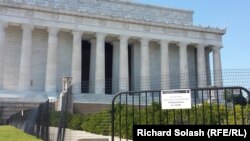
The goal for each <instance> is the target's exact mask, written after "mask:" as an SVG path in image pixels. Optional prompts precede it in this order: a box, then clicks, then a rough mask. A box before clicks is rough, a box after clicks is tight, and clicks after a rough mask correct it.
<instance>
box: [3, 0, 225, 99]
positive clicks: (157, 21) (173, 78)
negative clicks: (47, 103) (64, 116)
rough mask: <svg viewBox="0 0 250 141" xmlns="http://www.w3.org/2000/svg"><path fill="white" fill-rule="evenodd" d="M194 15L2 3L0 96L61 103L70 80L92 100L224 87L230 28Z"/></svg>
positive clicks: (101, 0) (95, 4)
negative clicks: (201, 21)
mask: <svg viewBox="0 0 250 141" xmlns="http://www.w3.org/2000/svg"><path fill="white" fill-rule="evenodd" d="M197 12H199V11H197ZM193 14H194V13H193V11H191V10H183V9H174V8H167V7H159V6H152V5H145V4H139V3H136V2H134V1H119V0H0V98H1V97H5V98H27V99H29V98H30V99H33V100H38V101H39V100H40V99H43V98H47V97H48V98H50V99H56V98H57V97H58V96H59V94H60V92H61V91H62V78H63V77H64V76H69V77H72V82H71V83H72V91H73V93H74V94H76V95H80V94H81V95H83V94H86V96H87V97H89V96H90V95H96V96H101V95H108V96H110V95H111V94H115V93H118V92H120V91H134V90H150V89H172V88H191V87H208V86H222V75H221V70H222V68H221V55H220V50H221V48H222V47H223V44H222V36H223V35H224V34H225V29H220V28H216V27H209V26H208V27H203V26H197V25H194V24H193ZM210 70H214V72H216V73H213V75H211V71H210ZM212 72H213V71H212Z"/></svg>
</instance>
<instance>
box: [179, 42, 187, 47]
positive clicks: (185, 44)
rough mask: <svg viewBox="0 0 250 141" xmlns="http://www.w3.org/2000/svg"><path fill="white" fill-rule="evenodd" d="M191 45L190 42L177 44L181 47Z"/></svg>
mask: <svg viewBox="0 0 250 141" xmlns="http://www.w3.org/2000/svg"><path fill="white" fill-rule="evenodd" d="M189 44H190V43H189V42H179V43H176V45H178V46H179V47H186V46H188V45H189Z"/></svg>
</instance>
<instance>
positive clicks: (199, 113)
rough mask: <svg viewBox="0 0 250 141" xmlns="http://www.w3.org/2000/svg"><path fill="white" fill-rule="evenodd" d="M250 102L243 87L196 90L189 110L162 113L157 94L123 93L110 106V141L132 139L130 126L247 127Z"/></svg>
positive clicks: (149, 92) (154, 92)
mask: <svg viewBox="0 0 250 141" xmlns="http://www.w3.org/2000/svg"><path fill="white" fill-rule="evenodd" d="M249 98H250V92H249V91H248V90H247V89H245V88H243V87H212V88H197V89H191V105H192V106H191V108H190V109H171V110H163V109H162V105H161V104H162V103H161V91H160V90H157V91H137V92H136V91H135V92H122V93H119V94H117V95H116V96H115V97H114V99H113V102H112V141H114V138H115V137H118V138H119V139H120V140H121V139H122V138H124V139H126V140H128V139H132V137H133V136H132V131H133V129H132V128H133V125H246V124H247V125H248V124H250V103H249V102H250V100H249Z"/></svg>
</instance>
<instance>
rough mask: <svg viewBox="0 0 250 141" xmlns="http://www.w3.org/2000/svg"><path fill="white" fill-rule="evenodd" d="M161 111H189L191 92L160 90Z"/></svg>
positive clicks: (188, 90) (185, 90)
mask: <svg viewBox="0 0 250 141" xmlns="http://www.w3.org/2000/svg"><path fill="white" fill-rule="evenodd" d="M161 107H162V109H191V90H190V89H177V90H162V91H161Z"/></svg>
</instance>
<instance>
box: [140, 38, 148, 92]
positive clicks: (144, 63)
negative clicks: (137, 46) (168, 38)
mask: <svg viewBox="0 0 250 141" xmlns="http://www.w3.org/2000/svg"><path fill="white" fill-rule="evenodd" d="M148 44H149V39H141V74H140V75H141V76H140V77H141V79H140V80H141V82H140V88H141V90H150V70H149V68H150V67H149V46H148Z"/></svg>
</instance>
